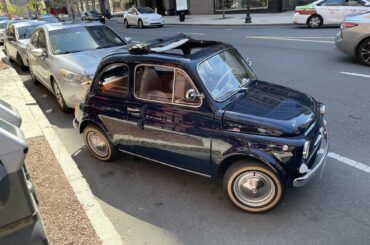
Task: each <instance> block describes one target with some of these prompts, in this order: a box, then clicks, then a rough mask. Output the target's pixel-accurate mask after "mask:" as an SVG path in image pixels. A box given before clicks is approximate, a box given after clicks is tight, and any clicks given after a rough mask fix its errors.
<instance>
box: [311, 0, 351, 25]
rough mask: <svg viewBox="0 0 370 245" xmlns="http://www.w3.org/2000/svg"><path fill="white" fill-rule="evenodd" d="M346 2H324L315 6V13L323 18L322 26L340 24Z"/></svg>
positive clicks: (343, 0) (331, 0) (340, 0)
mask: <svg viewBox="0 0 370 245" xmlns="http://www.w3.org/2000/svg"><path fill="white" fill-rule="evenodd" d="M346 5H348V0H347V3H346V0H325V1H323V2H321V3H319V4H317V5H316V11H317V13H318V14H319V15H321V16H322V17H323V20H324V24H325V25H330V24H340V23H341V22H342V19H343V15H344V9H345V7H346Z"/></svg>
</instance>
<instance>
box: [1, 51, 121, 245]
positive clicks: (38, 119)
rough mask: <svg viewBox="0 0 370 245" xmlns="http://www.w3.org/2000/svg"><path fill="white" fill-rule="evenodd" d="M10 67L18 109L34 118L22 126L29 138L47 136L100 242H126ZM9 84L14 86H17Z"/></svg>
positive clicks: (28, 116) (108, 244)
mask: <svg viewBox="0 0 370 245" xmlns="http://www.w3.org/2000/svg"><path fill="white" fill-rule="evenodd" d="M3 57H5V55H4V53H3V52H2V50H0V59H2V58H3ZM8 69H9V70H10V71H11V76H12V78H14V80H12V81H9V82H10V83H13V85H15V86H16V88H17V89H18V90H19V92H20V95H21V97H17V98H15V97H14V95H12V93H11V91H9V98H13V99H16V100H23V101H24V102H25V104H24V107H22V108H19V107H18V108H17V109H18V110H19V112H20V114H21V116H22V118H23V119H26V118H27V119H32V122H27V121H26V120H27V119H26V120H24V123H23V124H22V126H21V128H22V130H23V132H24V133H25V136H26V138H32V137H35V136H40V135H43V136H44V137H45V138H46V140H47V141H48V143H49V145H50V147H51V149H52V150H53V153H54V155H55V157H56V159H57V161H58V162H59V164H60V166H61V168H62V170H63V172H64V174H65V176H66V177H67V180H68V182H69V183H70V185H71V187H72V189H73V191H74V193H75V195H76V196H77V199H78V200H79V202H80V203H81V205H82V207H83V209H84V211H85V213H86V215H87V217H88V218H89V220H90V222H91V224H92V226H93V227H94V229H95V232H96V234H97V236H98V237H99V239H100V241H101V243H102V244H107V245H110V244H118V245H120V244H123V242H122V238H121V236H120V235H119V233H118V232H117V231H116V229H115V228H114V226H113V224H112V223H111V221H110V220H109V219H108V218H107V216H105V214H104V212H103V209H102V208H101V206H100V203H99V202H98V201H97V200H96V198H95V197H94V195H93V193H92V191H91V189H90V187H89V185H88V183H87V182H86V180H85V178H84V177H83V175H82V173H81V172H80V170H79V169H78V167H77V164H76V163H75V161H74V160H73V159H72V157H71V156H70V154H69V153H68V152H67V149H66V147H65V145H64V144H63V143H62V141H61V140H60V138H59V137H58V135H57V134H56V133H55V131H54V129H53V127H52V126H51V125H50V123H49V121H48V119H47V118H46V117H45V115H44V113H43V112H42V110H41V109H40V107H39V106H38V104H37V103H36V101H35V100H34V99H33V97H32V96H31V94H30V93H29V92H28V90H27V89H26V88H25V86H24V84H23V82H22V80H21V79H20V77H19V75H18V73H17V72H16V71H15V70H14V68H13V67H11V66H9V68H8ZM9 87H10V88H12V87H14V86H9ZM9 87H8V89H9ZM23 116H25V117H23ZM71 123H72V122H71Z"/></svg>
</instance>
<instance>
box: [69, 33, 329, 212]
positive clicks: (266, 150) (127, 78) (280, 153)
mask: <svg viewBox="0 0 370 245" xmlns="http://www.w3.org/2000/svg"><path fill="white" fill-rule="evenodd" d="M324 113H325V106H324V105H323V104H321V103H319V102H317V101H315V100H314V99H313V98H312V97H310V96H308V95H306V94H303V93H300V92H297V91H295V90H292V89H289V88H286V87H282V86H279V85H275V84H271V83H268V82H264V81H260V80H258V78H257V76H256V75H255V74H254V73H253V71H252V70H251V68H250V67H249V65H248V63H247V62H246V61H245V60H244V59H243V58H242V57H241V55H240V54H239V53H238V51H237V50H236V49H235V48H233V47H232V46H231V45H228V44H225V43H221V42H214V41H199V40H194V39H191V38H189V37H187V36H185V35H177V36H174V37H171V38H166V39H157V40H153V41H150V42H147V43H143V44H131V45H128V46H125V47H123V48H122V49H120V50H118V51H116V52H115V53H113V54H110V55H108V56H107V57H105V58H104V59H103V60H102V62H101V64H100V66H99V68H98V70H97V73H96V75H95V78H94V80H93V82H92V84H91V87H90V89H89V91H88V93H87V95H86V99H85V101H84V102H83V103H80V104H79V105H77V106H76V109H75V120H74V126H75V127H76V128H78V130H79V131H80V133H83V138H84V140H85V142H86V145H87V147H88V149H89V150H90V152H91V153H92V155H94V156H95V157H96V158H98V159H100V160H102V161H111V160H113V159H114V158H115V157H116V156H117V153H118V152H119V151H120V152H125V153H129V154H132V155H135V156H139V157H142V158H145V159H149V160H152V161H154V162H158V163H161V164H165V165H168V166H172V167H175V168H179V169H183V170H185V171H188V172H192V173H196V174H200V175H203V176H207V177H213V178H215V177H218V176H223V185H224V191H225V194H226V196H227V197H228V199H229V200H230V201H231V202H232V203H233V204H234V205H235V206H237V207H239V208H240V209H243V210H245V211H248V212H253V213H259V212H264V211H267V210H270V209H272V208H274V207H276V206H277V205H278V204H279V202H280V201H281V200H282V197H283V195H284V192H285V189H286V188H287V187H292V186H293V187H300V186H303V185H305V184H306V183H307V182H309V181H310V180H311V179H312V177H313V176H315V175H316V174H317V173H318V172H320V171H321V170H322V169H323V166H324V165H325V162H326V157H327V153H328V146H329V142H328V134H327V130H326V127H325V126H326V121H325V119H324Z"/></svg>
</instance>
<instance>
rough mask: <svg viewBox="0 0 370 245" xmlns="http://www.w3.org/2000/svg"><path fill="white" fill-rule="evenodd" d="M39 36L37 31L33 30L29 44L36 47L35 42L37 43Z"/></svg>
mask: <svg viewBox="0 0 370 245" xmlns="http://www.w3.org/2000/svg"><path fill="white" fill-rule="evenodd" d="M38 36H39V31H38V30H37V31H35V32H34V33H33V35H32V39H31V44H32V46H34V47H36V44H37V38H38Z"/></svg>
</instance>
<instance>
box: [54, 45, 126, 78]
mask: <svg viewBox="0 0 370 245" xmlns="http://www.w3.org/2000/svg"><path fill="white" fill-rule="evenodd" d="M118 48H120V46H117V47H112V48H104V49H94V50H89V51H82V52H78V53H71V54H60V55H57V56H56V57H58V58H59V59H60V62H61V63H62V64H63V66H64V65H67V64H68V67H61V68H67V69H68V70H70V71H72V72H77V73H81V74H86V75H94V74H95V72H96V69H97V67H98V65H99V63H100V61H101V60H102V59H103V57H105V56H106V55H108V54H109V53H111V52H113V51H114V50H116V49H118Z"/></svg>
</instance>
